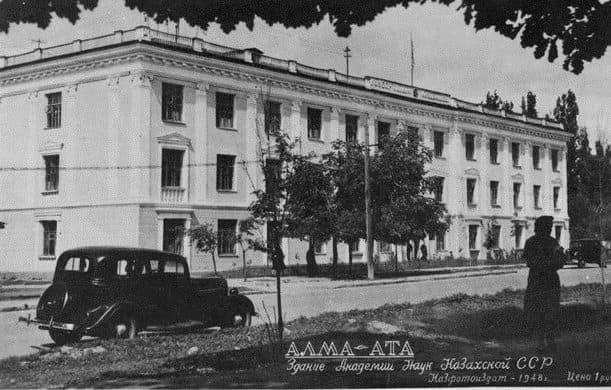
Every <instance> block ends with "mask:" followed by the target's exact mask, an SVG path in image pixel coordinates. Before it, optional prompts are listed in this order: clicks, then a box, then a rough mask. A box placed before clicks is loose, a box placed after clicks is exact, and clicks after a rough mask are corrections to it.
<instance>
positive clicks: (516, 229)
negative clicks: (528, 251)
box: [513, 223, 524, 249]
mask: <svg viewBox="0 0 611 390" xmlns="http://www.w3.org/2000/svg"><path fill="white" fill-rule="evenodd" d="M513 228H514V236H515V240H516V241H515V245H516V249H519V248H521V247H522V231H523V230H524V226H522V225H521V224H519V223H516V224H515V225H513Z"/></svg>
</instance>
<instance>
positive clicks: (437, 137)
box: [433, 131, 443, 157]
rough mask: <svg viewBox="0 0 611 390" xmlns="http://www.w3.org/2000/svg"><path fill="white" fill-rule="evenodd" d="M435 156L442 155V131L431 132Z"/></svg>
mask: <svg viewBox="0 0 611 390" xmlns="http://www.w3.org/2000/svg"><path fill="white" fill-rule="evenodd" d="M433 143H434V148H435V150H434V153H435V157H443V131H435V132H433Z"/></svg>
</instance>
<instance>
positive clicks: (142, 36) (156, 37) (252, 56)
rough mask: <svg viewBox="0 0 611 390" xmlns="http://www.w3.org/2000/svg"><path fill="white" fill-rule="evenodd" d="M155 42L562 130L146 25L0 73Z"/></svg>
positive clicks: (3, 64)
mask: <svg viewBox="0 0 611 390" xmlns="http://www.w3.org/2000/svg"><path fill="white" fill-rule="evenodd" d="M142 41H148V42H156V43H160V44H163V45H167V46H173V47H177V48H181V49H183V50H185V49H186V50H192V51H193V52H196V53H202V54H210V55H215V56H220V57H225V58H228V59H232V60H234V61H241V62H244V63H250V64H256V65H259V66H264V67H267V68H270V69H275V70H280V71H284V72H289V73H294V74H298V75H302V76H306V77H309V78H312V79H317V80H322V81H328V82H332V83H337V84H340V85H346V86H351V87H356V88H359V89H368V90H372V91H378V92H384V93H388V94H392V95H398V96H401V97H406V98H409V99H412V100H416V101H421V102H426V103H433V104H437V105H441V106H448V107H451V108H455V109H461V110H465V111H473V112H479V113H483V114H486V115H491V116H497V117H503V118H509V119H513V120H519V121H522V122H524V123H529V124H534V125H540V126H545V127H552V128H555V129H557V130H562V129H563V128H562V125H561V124H560V123H558V122H556V121H553V120H550V119H545V118H528V117H526V116H524V115H520V114H516V113H513V112H506V111H504V110H490V109H487V108H484V107H483V106H482V104H479V103H470V102H467V101H464V100H460V99H457V98H454V97H452V96H451V95H449V94H445V93H442V92H437V91H432V90H428V89H424V88H420V87H416V86H413V85H407V84H401V83H397V82H394V81H389V80H384V79H381V78H377V77H371V76H365V77H356V76H350V75H346V74H343V73H339V72H337V71H336V70H334V69H320V68H315V67H312V66H308V65H304V64H300V63H298V62H296V61H292V60H283V59H278V58H274V57H270V56H266V55H263V52H262V51H260V50H258V49H256V48H247V49H236V48H232V47H228V46H222V45H218V44H215V43H211V42H207V41H204V40H202V39H200V38H192V37H186V36H181V35H176V34H169V33H166V32H163V31H159V30H155V29H151V28H150V27H147V26H138V27H136V28H134V29H132V30H125V31H123V30H119V31H115V32H114V33H112V34H108V35H102V36H99V37H94V38H90V39H83V40H80V39H77V40H74V41H72V42H71V43H66V44H62V45H57V46H51V47H46V48H37V49H34V50H32V51H30V52H27V53H22V54H17V55H13V56H0V72H2V70H3V69H6V68H9V67H15V66H19V65H24V64H28V63H31V62H35V61H40V60H44V59H50V58H54V57H60V56H64V55H70V54H74V53H78V52H84V51H88V50H93V49H99V48H104V47H108V46H113V45H117V44H122V43H128V42H142Z"/></svg>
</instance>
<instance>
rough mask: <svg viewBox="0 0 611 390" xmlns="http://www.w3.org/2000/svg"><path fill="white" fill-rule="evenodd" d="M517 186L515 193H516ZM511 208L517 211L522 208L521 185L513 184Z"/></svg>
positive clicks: (518, 183)
mask: <svg viewBox="0 0 611 390" xmlns="http://www.w3.org/2000/svg"><path fill="white" fill-rule="evenodd" d="M516 186H517V191H516ZM512 188H513V193H512V194H513V208H514V209H515V210H519V209H521V208H522V183H520V182H515V181H514V182H513V187H512Z"/></svg>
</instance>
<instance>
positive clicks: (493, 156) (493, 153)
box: [488, 138, 499, 165]
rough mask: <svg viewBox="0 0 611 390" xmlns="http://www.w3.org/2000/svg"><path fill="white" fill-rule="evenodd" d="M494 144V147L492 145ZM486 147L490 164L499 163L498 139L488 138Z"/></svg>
mask: <svg viewBox="0 0 611 390" xmlns="http://www.w3.org/2000/svg"><path fill="white" fill-rule="evenodd" d="M492 145H494V148H493V147H492ZM488 149H489V155H490V164H495V165H496V164H498V163H499V140H498V139H496V138H490V139H489V140H488Z"/></svg>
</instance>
